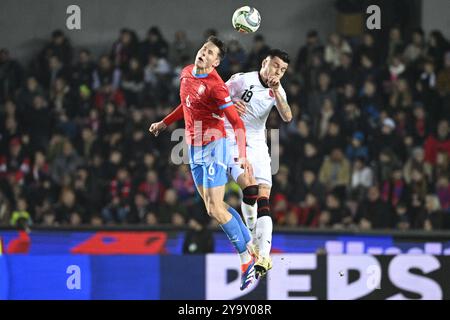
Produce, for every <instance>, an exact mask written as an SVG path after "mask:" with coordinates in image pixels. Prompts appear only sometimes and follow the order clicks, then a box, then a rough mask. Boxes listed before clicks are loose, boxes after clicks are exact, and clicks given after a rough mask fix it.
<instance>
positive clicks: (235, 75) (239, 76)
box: [228, 72, 245, 81]
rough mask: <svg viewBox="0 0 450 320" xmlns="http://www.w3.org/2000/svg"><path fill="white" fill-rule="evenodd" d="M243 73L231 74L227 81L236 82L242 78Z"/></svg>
mask: <svg viewBox="0 0 450 320" xmlns="http://www.w3.org/2000/svg"><path fill="white" fill-rule="evenodd" d="M244 74H245V73H244V72H238V73H235V74H233V75H232V76H231V77H230V79H229V80H228V81H236V80H239V79H241V78H242V77H243V76H244Z"/></svg>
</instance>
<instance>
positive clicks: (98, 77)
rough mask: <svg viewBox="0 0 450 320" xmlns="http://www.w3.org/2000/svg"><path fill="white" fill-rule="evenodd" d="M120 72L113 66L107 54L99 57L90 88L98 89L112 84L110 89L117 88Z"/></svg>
mask: <svg viewBox="0 0 450 320" xmlns="http://www.w3.org/2000/svg"><path fill="white" fill-rule="evenodd" d="M121 76H122V72H121V71H120V69H119V68H118V67H114V65H113V63H112V62H111V59H110V58H109V57H108V56H107V55H103V56H101V57H100V60H99V62H98V65H97V67H96V68H95V70H94V73H93V83H92V88H93V89H94V90H99V89H100V88H101V87H102V86H103V87H104V86H108V85H110V86H112V88H111V91H113V90H115V89H117V88H119V85H120V80H121Z"/></svg>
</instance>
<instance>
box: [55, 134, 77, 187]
mask: <svg viewBox="0 0 450 320" xmlns="http://www.w3.org/2000/svg"><path fill="white" fill-rule="evenodd" d="M82 164H83V159H82V158H81V157H80V156H79V155H78V153H77V152H76V150H75V149H74V148H73V145H72V143H71V142H70V141H69V140H66V141H65V142H64V145H63V150H62V153H61V154H59V155H58V156H57V157H56V158H55V160H54V161H53V162H52V163H51V170H50V172H51V177H52V180H53V182H55V183H57V184H60V183H61V181H62V177H63V175H65V174H69V175H71V174H73V173H75V170H76V169H77V168H78V166H80V165H82Z"/></svg>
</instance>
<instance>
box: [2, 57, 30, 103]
mask: <svg viewBox="0 0 450 320" xmlns="http://www.w3.org/2000/svg"><path fill="white" fill-rule="evenodd" d="M23 78H24V74H23V69H22V66H21V65H20V64H19V63H18V62H17V61H16V60H14V59H13V58H11V56H10V54H9V51H8V49H6V48H3V49H0V103H4V102H5V101H6V100H7V99H10V98H13V97H14V96H15V94H16V92H17V90H18V89H19V88H20V87H21V86H22V83H23V81H24V79H23Z"/></svg>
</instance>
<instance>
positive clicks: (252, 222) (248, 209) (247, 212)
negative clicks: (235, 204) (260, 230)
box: [241, 202, 258, 243]
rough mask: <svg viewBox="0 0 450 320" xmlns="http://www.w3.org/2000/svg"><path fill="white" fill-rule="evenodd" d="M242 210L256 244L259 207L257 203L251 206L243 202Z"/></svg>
mask: <svg viewBox="0 0 450 320" xmlns="http://www.w3.org/2000/svg"><path fill="white" fill-rule="evenodd" d="M241 210H242V215H243V217H244V221H245V224H246V225H247V228H248V229H249V230H250V232H251V234H252V238H253V243H254V242H255V241H256V219H257V217H258V206H257V204H256V203H255V204H254V205H253V206H251V205H248V204H246V203H244V202H241Z"/></svg>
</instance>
